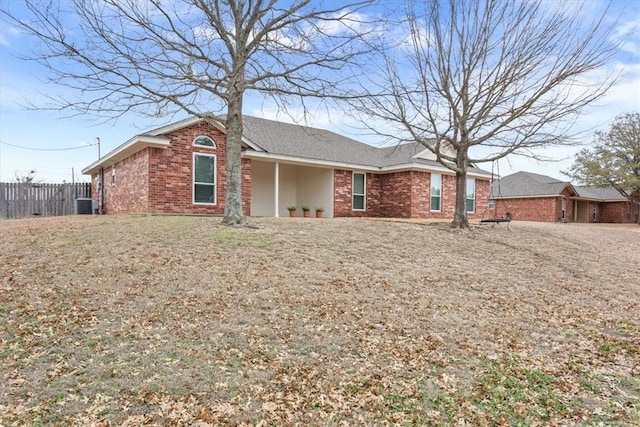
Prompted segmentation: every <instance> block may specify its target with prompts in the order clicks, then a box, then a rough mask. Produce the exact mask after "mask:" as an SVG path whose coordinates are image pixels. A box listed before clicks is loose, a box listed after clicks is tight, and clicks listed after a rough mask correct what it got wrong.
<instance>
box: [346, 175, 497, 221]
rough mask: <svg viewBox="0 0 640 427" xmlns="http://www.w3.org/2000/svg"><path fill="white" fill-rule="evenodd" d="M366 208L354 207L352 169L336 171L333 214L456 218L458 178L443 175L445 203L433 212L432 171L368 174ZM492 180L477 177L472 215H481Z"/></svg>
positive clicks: (474, 216) (473, 216)
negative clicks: (439, 209) (355, 209)
mask: <svg viewBox="0 0 640 427" xmlns="http://www.w3.org/2000/svg"><path fill="white" fill-rule="evenodd" d="M366 175H367V188H366V191H367V194H366V198H367V200H366V210H365V211H354V210H353V209H352V205H351V203H352V201H351V197H352V177H353V171H351V170H342V169H336V170H335V171H334V216H336V217H344V216H358V217H363V216H366V217H394V218H444V219H450V218H453V214H454V211H455V199H456V198H455V194H456V178H455V176H454V175H443V176H442V206H441V211H440V212H431V211H430V199H431V174H430V173H429V172H422V171H403V172H392V173H385V174H372V173H367V174H366ZM488 196H489V181H488V180H481V179H476V209H475V212H470V213H469V214H468V216H469V218H479V217H480V215H481V213H482V211H481V208H482V209H483V208H484V207H485V206H486V205H487V203H488Z"/></svg>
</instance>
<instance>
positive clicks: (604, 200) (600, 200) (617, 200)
mask: <svg viewBox="0 0 640 427" xmlns="http://www.w3.org/2000/svg"><path fill="white" fill-rule="evenodd" d="M571 199H573V200H584V201H586V202H606V203H614V202H620V203H624V202H630V201H631V200H629V199H628V198H624V199H599V198H597V197H586V196H584V197H583V196H577V197H571Z"/></svg>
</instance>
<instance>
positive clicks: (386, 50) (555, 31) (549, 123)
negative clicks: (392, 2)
mask: <svg viewBox="0 0 640 427" xmlns="http://www.w3.org/2000/svg"><path fill="white" fill-rule="evenodd" d="M571 6H573V7H574V8H576V9H578V8H579V7H580V4H579V3H571V4H570V5H569V6H563V7H560V6H557V5H555V4H551V3H545V2H541V1H513V2H512V1H488V2H475V1H466V0H450V1H446V2H445V1H438V0H434V1H424V2H422V3H418V2H407V7H406V20H405V21H404V28H405V29H406V36H405V39H404V40H402V41H401V42H400V43H395V44H393V43H392V44H391V47H389V45H386V46H385V45H382V46H381V47H380V48H379V52H380V53H381V56H382V57H383V59H382V60H381V62H380V63H381V64H382V66H381V68H380V72H379V73H378V74H377V75H375V76H373V77H372V78H371V79H369V80H366V79H364V80H361V88H360V89H361V91H362V93H364V94H365V95H364V96H362V97H361V98H360V99H359V100H358V101H356V102H352V106H353V107H354V109H355V111H357V115H358V116H359V117H360V118H361V119H362V120H363V122H364V123H365V126H366V123H371V122H372V120H371V119H372V118H373V119H374V121H375V123H376V126H375V127H372V126H370V129H372V130H373V131H378V132H379V133H383V134H384V135H385V136H391V137H394V138H395V139H396V140H398V141H418V142H420V143H422V144H424V145H425V147H426V148H428V149H429V150H430V151H431V152H433V154H434V155H435V156H436V158H437V160H438V161H439V162H441V163H442V164H443V165H444V166H446V167H448V168H449V169H451V170H452V171H454V172H455V173H456V175H457V188H456V190H457V200H456V212H455V218H454V222H453V224H452V225H454V226H462V227H467V226H468V222H467V218H466V211H465V209H464V207H465V203H464V195H465V182H466V171H467V167H468V165H469V164H472V163H481V162H489V161H495V160H497V159H500V158H503V157H505V156H507V155H509V154H519V155H527V156H535V154H533V150H535V149H536V148H538V147H546V146H549V145H566V144H574V143H575V141H574V140H573V139H572V136H573V135H572V134H571V133H570V125H571V124H572V123H573V122H574V121H575V119H576V118H577V117H579V114H580V113H581V111H582V110H583V109H584V107H586V106H588V105H589V104H591V103H593V102H594V101H596V100H598V99H600V98H601V97H602V96H603V95H604V94H605V93H606V92H607V90H608V89H609V88H610V87H611V86H612V85H613V84H614V82H615V80H616V77H617V76H615V75H610V76H607V77H606V78H604V79H601V80H599V81H595V82H592V81H590V80H589V76H590V73H592V72H593V71H596V70H599V69H600V68H601V67H602V66H603V65H605V64H606V63H607V62H608V61H610V60H611V59H612V57H613V55H614V54H615V53H616V51H617V45H616V43H613V42H610V40H611V39H612V31H613V30H614V25H615V24H607V23H605V16H606V10H605V11H604V12H603V13H602V14H600V15H599V16H598V17H597V19H595V20H594V21H592V22H588V21H587V22H585V18H584V16H581V14H580V13H579V12H580V11H579V10H567V7H571ZM380 80H383V81H385V82H386V84H381V83H379V81H380ZM372 88H373V89H372ZM380 123H384V124H385V125H386V126H387V129H389V130H388V131H384V132H380V131H379V129H381V128H382V127H381V126H380Z"/></svg>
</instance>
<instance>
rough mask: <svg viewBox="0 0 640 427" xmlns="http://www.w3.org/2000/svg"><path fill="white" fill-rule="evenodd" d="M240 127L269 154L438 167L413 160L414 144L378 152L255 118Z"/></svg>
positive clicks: (324, 133) (340, 137) (418, 149)
mask: <svg viewBox="0 0 640 427" xmlns="http://www.w3.org/2000/svg"><path fill="white" fill-rule="evenodd" d="M243 124H244V136H245V137H246V138H247V139H249V140H250V141H251V142H252V143H254V144H256V145H258V146H259V147H261V148H262V149H264V150H265V151H266V152H268V153H272V154H278V155H284V156H291V157H298V158H303V159H312V160H323V161H329V162H342V163H351V164H354V165H362V166H373V167H379V168H382V167H386V166H397V165H405V164H412V163H415V164H421V165H425V166H440V167H441V166H442V165H440V164H439V163H438V162H436V161H434V160H427V159H419V158H418V159H416V158H413V156H415V155H416V154H418V153H420V152H422V151H424V150H425V147H424V146H423V145H422V144H420V143H417V142H416V143H408V144H400V145H396V146H392V147H382V148H381V147H374V146H371V145H368V144H365V143H363V142H360V141H356V140H354V139H352V138H348V137H346V136H343V135H340V134H337V133H334V132H331V131H328V130H324V129H317V128H312V127H308V126H301V125H297V124H290V123H282V122H277V121H274V120H267V119H262V118H258V117H252V116H246V115H245V116H244V119H243ZM469 171H473V172H476V173H483V174H486V175H489V172H487V171H485V170H482V169H479V168H476V167H470V168H469Z"/></svg>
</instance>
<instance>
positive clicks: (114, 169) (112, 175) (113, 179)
mask: <svg viewBox="0 0 640 427" xmlns="http://www.w3.org/2000/svg"><path fill="white" fill-rule="evenodd" d="M115 183H116V166H115V165H113V166H111V185H113V184H115Z"/></svg>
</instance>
